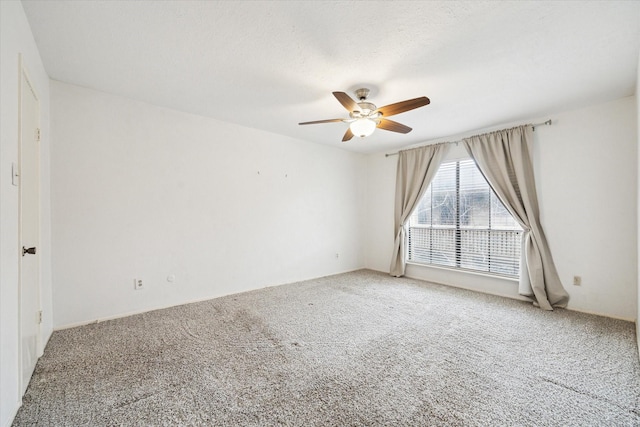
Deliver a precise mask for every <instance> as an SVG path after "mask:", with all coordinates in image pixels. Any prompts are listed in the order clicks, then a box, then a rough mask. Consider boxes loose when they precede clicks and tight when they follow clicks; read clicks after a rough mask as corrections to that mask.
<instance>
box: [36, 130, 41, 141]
mask: <svg viewBox="0 0 640 427" xmlns="http://www.w3.org/2000/svg"><path fill="white" fill-rule="evenodd" d="M36 141H38V142H40V128H36Z"/></svg>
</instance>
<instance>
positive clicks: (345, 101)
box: [333, 92, 360, 113]
mask: <svg viewBox="0 0 640 427" xmlns="http://www.w3.org/2000/svg"><path fill="white" fill-rule="evenodd" d="M333 96H335V97H336V99H337V100H338V102H340V104H342V106H343V107H344V108H346V109H347V111H348V112H350V113H351V112H352V111H360V106H359V105H358V103H357V102H356V101H354V100H353V99H352V98H351V97H350V96H349V95H347V94H346V93H344V92H333Z"/></svg>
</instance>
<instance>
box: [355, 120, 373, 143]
mask: <svg viewBox="0 0 640 427" xmlns="http://www.w3.org/2000/svg"><path fill="white" fill-rule="evenodd" d="M349 128H350V129H351V132H352V133H353V134H354V135H355V136H359V137H360V138H364V137H365V136H369V135H371V134H372V133H373V131H374V130H376V122H375V121H373V120H371V119H367V118H362V119H358V120H356V121H354V122H352V123H351V124H350V125H349Z"/></svg>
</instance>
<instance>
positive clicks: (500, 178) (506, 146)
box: [463, 125, 569, 310]
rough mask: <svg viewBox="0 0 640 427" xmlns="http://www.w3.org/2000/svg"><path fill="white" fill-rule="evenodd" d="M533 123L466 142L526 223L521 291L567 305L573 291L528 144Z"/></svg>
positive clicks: (544, 303) (542, 301)
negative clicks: (547, 231) (561, 272)
mask: <svg viewBox="0 0 640 427" xmlns="http://www.w3.org/2000/svg"><path fill="white" fill-rule="evenodd" d="M532 136H533V127H532V126H531V125H527V126H518V127H515V128H513V129H507V130H503V131H499V132H493V133H488V134H485V135H479V136H474V137H471V138H466V139H464V140H463V143H464V145H465V147H466V149H467V151H468V152H469V154H470V155H471V157H472V158H473V159H474V160H475V162H476V164H477V165H478V168H479V169H480V171H481V172H482V174H483V175H484V177H485V178H486V179H487V181H488V182H489V185H491V188H493V190H494V191H495V193H496V195H497V196H498V198H499V199H500V201H502V203H503V204H504V205H505V207H506V208H507V210H508V211H509V212H510V213H511V215H513V217H514V218H515V219H516V220H517V221H518V222H519V223H520V226H521V227H522V228H523V229H524V236H523V253H524V261H525V262H524V263H523V267H524V268H523V269H522V270H521V274H520V287H519V293H520V294H521V295H525V296H528V297H531V298H533V299H534V300H535V302H536V303H537V304H538V305H539V306H540V308H543V309H545V310H552V309H553V308H552V307H566V305H567V302H568V301H569V294H567V292H566V291H565V290H564V288H563V287H562V283H561V282H560V278H559V277H558V272H557V270H556V266H555V264H554V263H553V259H552V258H551V252H550V251H549V245H548V243H547V239H546V237H545V235H544V231H543V230H542V226H541V225H540V209H539V207H538V196H537V195H536V188H535V182H534V176H533V165H532V163H531V156H530V151H529V144H530V141H531V140H532Z"/></svg>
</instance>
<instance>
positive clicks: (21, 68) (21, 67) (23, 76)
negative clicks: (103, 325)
mask: <svg viewBox="0 0 640 427" xmlns="http://www.w3.org/2000/svg"><path fill="white" fill-rule="evenodd" d="M23 81H26V82H27V85H28V87H24V86H25V85H24V84H23ZM27 90H28V91H31V92H32V93H33V96H34V98H35V100H36V104H37V109H36V126H37V129H40V125H41V120H40V119H41V106H40V97H39V96H38V92H37V91H36V89H35V87H34V85H33V83H32V80H31V78H30V77H29V73H28V71H27V68H26V66H25V64H24V61H23V59H22V54H21V53H20V54H18V175H19V181H18V247H17V248H16V250H17V251H18V339H19V343H18V373H19V374H18V390H20V393H22V389H23V387H24V386H25V384H23V380H22V369H23V350H22V335H23V333H22V332H23V324H22V311H23V306H22V296H23V291H22V259H23V256H22V246H23V241H22V239H23V236H22V226H23V224H22V214H23V207H22V203H23V199H24V196H23V191H24V187H23V185H22V161H23V158H22V143H23V135H22V121H23V118H22V96H23V93H24V91H27ZM41 138H42V137H40V140H41ZM36 146H37V154H36V158H35V160H34V161H35V162H36V170H37V179H36V182H37V183H38V184H37V192H38V194H37V210H38V212H37V218H38V231H37V236H38V237H37V240H38V241H37V242H36V245H35V246H36V247H37V248H38V252H40V246H41V245H40V242H41V240H42V235H41V233H42V230H41V228H42V227H41V224H42V222H41V221H42V218H41V215H42V212H41V211H42V209H41V208H42V207H41V197H40V196H41V192H42V188H41V187H42V185H41V182H40V177H41V164H40V156H41V152H40V142H39V141H38V143H37V145H36ZM41 259H42V252H40V253H39V255H38V257H37V260H36V261H37V268H38V273H37V283H36V295H37V301H36V306H37V308H38V311H40V312H41V313H42V301H41V293H42V289H41V287H42V272H41V271H42V269H41V267H42V265H41V264H42V263H41ZM37 329H38V336H37V338H36V350H37V354H38V357H40V356H42V353H43V348H42V322H40V323H39V324H38V328H37ZM21 398H22V396H20V397H19V400H21Z"/></svg>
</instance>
